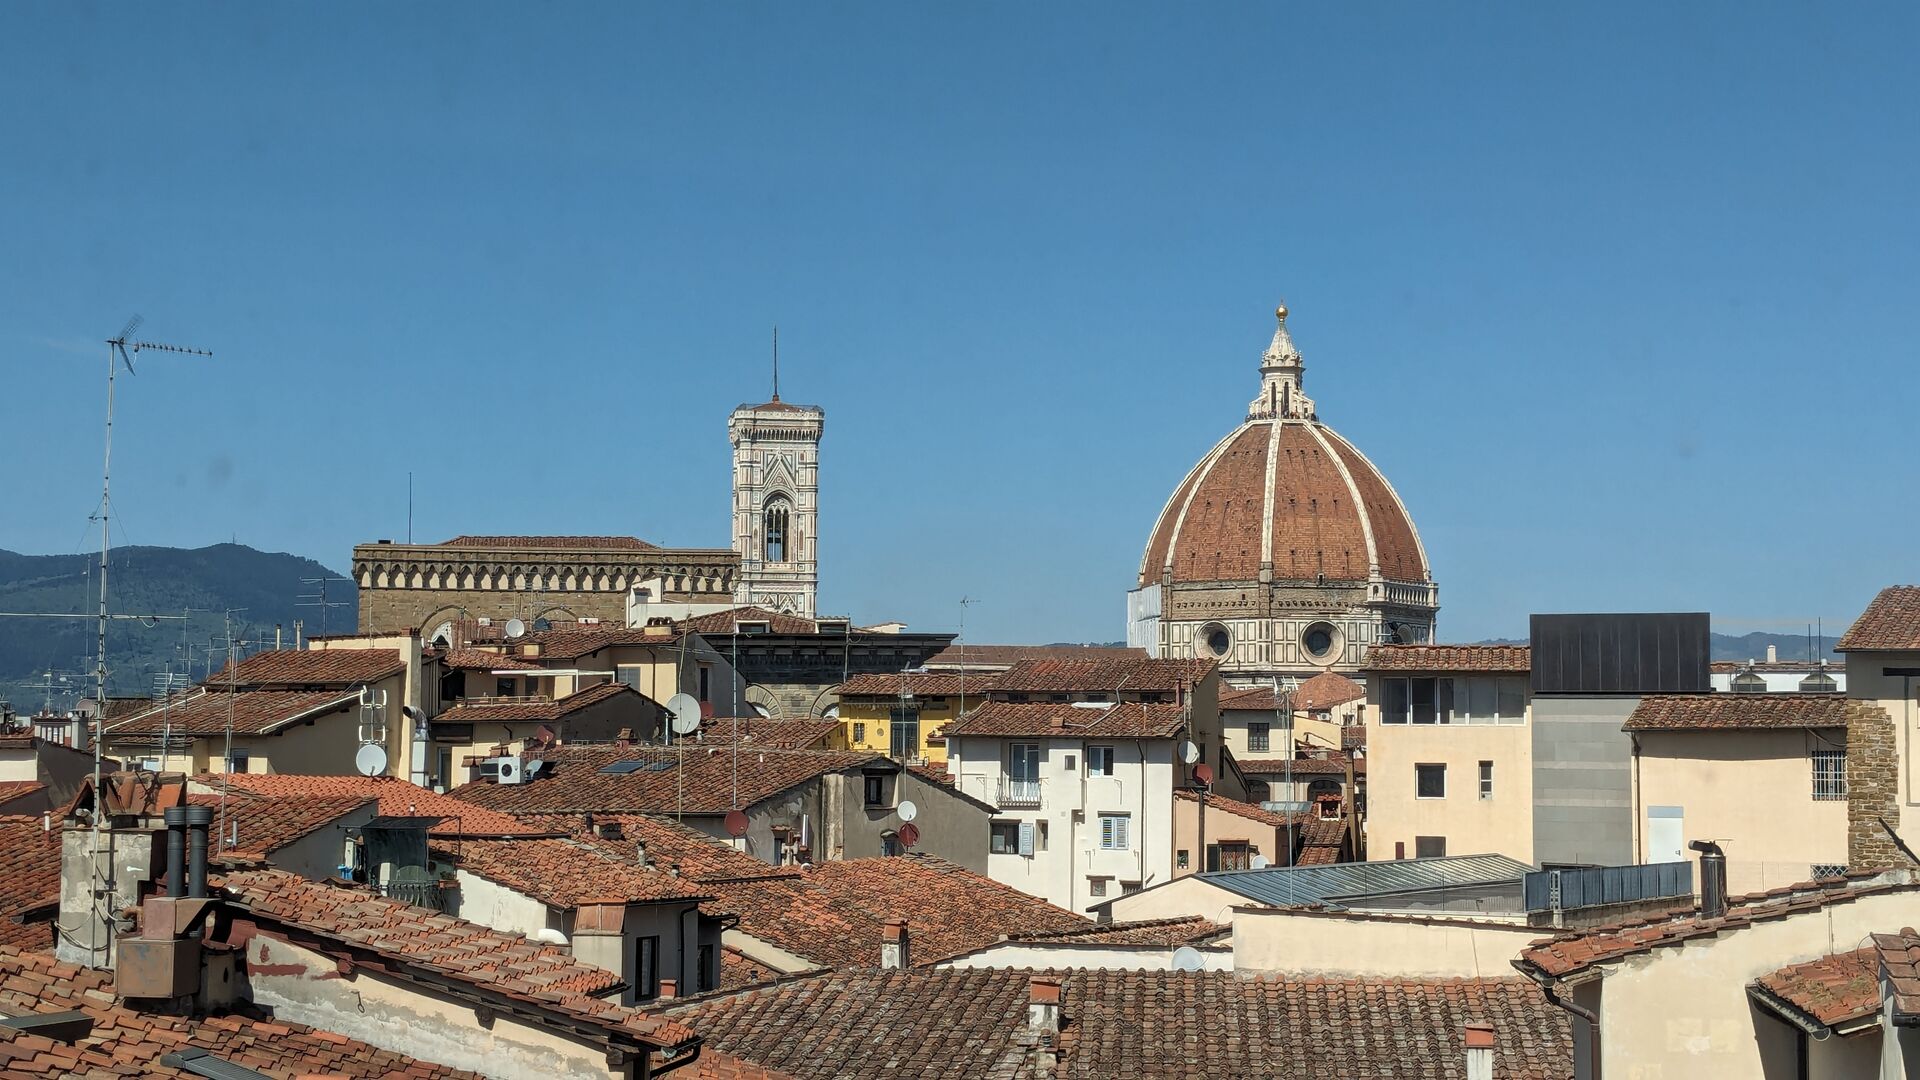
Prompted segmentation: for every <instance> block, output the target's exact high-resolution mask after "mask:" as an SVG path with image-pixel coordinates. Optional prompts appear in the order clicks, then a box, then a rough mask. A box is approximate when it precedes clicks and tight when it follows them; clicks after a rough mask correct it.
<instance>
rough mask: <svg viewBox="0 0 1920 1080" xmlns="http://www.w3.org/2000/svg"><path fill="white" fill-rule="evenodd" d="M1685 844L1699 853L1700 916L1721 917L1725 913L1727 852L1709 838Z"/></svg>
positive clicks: (1705, 917)
mask: <svg viewBox="0 0 1920 1080" xmlns="http://www.w3.org/2000/svg"><path fill="white" fill-rule="evenodd" d="M1687 846H1688V847H1690V848H1692V849H1693V850H1695V851H1697V852H1699V853H1700V917H1701V918H1703V919H1718V918H1721V917H1722V916H1724V915H1726V913H1727V854H1726V852H1724V851H1721V850H1720V845H1719V844H1716V843H1714V842H1713V841H1711V840H1695V841H1693V842H1692V843H1690V844H1688V845H1687Z"/></svg>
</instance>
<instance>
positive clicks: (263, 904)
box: [222, 870, 697, 1047]
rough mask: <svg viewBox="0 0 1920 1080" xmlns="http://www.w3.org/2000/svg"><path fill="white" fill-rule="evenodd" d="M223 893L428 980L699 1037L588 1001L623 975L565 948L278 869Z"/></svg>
mask: <svg viewBox="0 0 1920 1080" xmlns="http://www.w3.org/2000/svg"><path fill="white" fill-rule="evenodd" d="M222 889H223V891H224V892H225V893H226V894H227V895H228V896H231V897H233V898H234V899H235V900H236V901H238V902H239V904H241V905H242V906H243V907H244V908H245V909H246V910H247V911H248V912H250V913H251V914H252V915H253V917H254V918H255V919H257V920H261V921H270V922H274V923H278V924H280V925H282V926H287V927H293V928H297V929H300V930H304V931H306V932H307V933H309V934H312V935H315V936H317V937H320V938H323V939H326V940H327V941H329V942H331V943H334V944H336V945H337V946H340V947H344V948H345V949H347V950H349V951H365V952H370V953H374V954H376V955H378V956H380V957H382V958H383V959H384V960H387V961H388V962H391V963H399V964H404V965H407V966H409V967H413V968H416V969H418V970H419V971H421V972H422V973H430V975H429V977H438V978H444V979H448V980H451V981H453V982H459V983H465V984H468V985H471V986H474V987H478V988H481V989H484V990H488V991H491V992H493V993H497V994H501V995H504V996H506V997H508V998H511V999H514V1000H517V1001H522V1002H525V1003H527V1004H529V1005H532V1006H535V1007H538V1008H543V1009H548V1010H551V1011H554V1012H558V1013H562V1014H564V1015H566V1016H567V1017H568V1018H569V1019H571V1020H574V1021H576V1022H579V1023H581V1024H584V1025H587V1026H589V1027H592V1028H596V1029H599V1030H600V1031H602V1032H603V1033H607V1034H618V1035H621V1036H625V1037H628V1038H632V1039H637V1040H639V1041H641V1042H645V1043H649V1044H651V1045H654V1046H661V1047H666V1046H680V1045H683V1044H686V1043H689V1042H692V1041H694V1040H695V1039H696V1038H697V1036H696V1035H695V1034H694V1032H692V1031H691V1030H689V1029H688V1028H686V1027H685V1026H683V1025H681V1024H677V1023H672V1022H667V1021H661V1020H658V1019H655V1018H652V1017H647V1016H644V1015H642V1014H641V1013H639V1012H638V1011H636V1010H633V1009H627V1008H622V1007H621V1006H619V1005H617V1004H614V1003H613V1002H611V1001H608V1000H606V999H605V998H601V997H596V996H592V995H597V994H604V993H607V992H609V991H611V990H614V989H616V988H618V987H620V986H622V985H623V983H622V982H621V980H620V977H619V976H618V975H615V974H614V973H612V972H610V971H605V970H602V969H600V968H596V967H591V966H589V965H587V964H583V963H581V962H580V961H578V960H575V959H574V958H573V956H572V954H571V953H569V952H568V951H567V950H566V949H565V948H564V947H562V946H558V945H547V944H542V943H540V942H536V941H533V940H531V939H528V938H524V937H520V936H518V935H515V934H507V933H502V932H500V931H498V930H491V929H488V928H487V927H484V926H480V925H477V924H475V923H470V922H465V921H463V920H460V919H456V918H454V917H453V916H451V915H443V914H441V913H440V912H437V911H432V910H429V909H427V908H418V907H412V906H410V905H408V904H406V903H403V902H401V901H399V900H392V899H389V898H387V897H383V896H378V895H375V894H374V893H371V892H367V891H364V890H361V889H349V888H343V887H341V886H338V885H328V884H323V883H319V882H312V881H307V880H306V879H304V878H301V877H299V876H298V875H295V874H290V873H287V872H285V871H281V870H237V871H232V872H230V873H228V874H227V875H226V876H225V879H224V882H223V885H222Z"/></svg>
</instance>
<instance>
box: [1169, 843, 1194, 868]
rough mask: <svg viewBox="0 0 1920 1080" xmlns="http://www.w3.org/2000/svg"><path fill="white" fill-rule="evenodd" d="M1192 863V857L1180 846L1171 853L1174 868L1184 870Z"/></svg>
mask: <svg viewBox="0 0 1920 1080" xmlns="http://www.w3.org/2000/svg"><path fill="white" fill-rule="evenodd" d="M1192 863H1193V857H1192V856H1191V855H1189V854H1188V853H1187V849H1186V848H1181V849H1180V850H1179V851H1176V852H1174V853H1173V868H1174V869H1176V870H1185V869H1187V868H1188V867H1190V866H1191V865H1192Z"/></svg>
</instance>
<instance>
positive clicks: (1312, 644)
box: [1300, 622, 1340, 660]
mask: <svg viewBox="0 0 1920 1080" xmlns="http://www.w3.org/2000/svg"><path fill="white" fill-rule="evenodd" d="M1300 645H1301V647H1302V648H1304V649H1306V650H1307V655H1308V656H1311V657H1313V658H1314V659H1315V660H1326V659H1329V658H1331V657H1332V656H1333V654H1334V650H1336V649H1338V648H1339V647H1340V631H1338V630H1336V629H1334V626H1333V624H1332V623H1323V622H1317V623H1314V624H1313V625H1312V626H1309V627H1307V632H1306V633H1304V634H1301V635H1300Z"/></svg>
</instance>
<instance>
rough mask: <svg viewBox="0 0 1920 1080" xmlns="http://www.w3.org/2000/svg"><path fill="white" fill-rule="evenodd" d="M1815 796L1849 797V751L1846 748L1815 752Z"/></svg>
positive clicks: (1830, 797)
mask: <svg viewBox="0 0 1920 1080" xmlns="http://www.w3.org/2000/svg"><path fill="white" fill-rule="evenodd" d="M1813 797H1814V798H1816V799H1820V800H1832V799H1844V798H1846V797H1847V752H1846V751H1845V750H1815V751H1814V752H1813Z"/></svg>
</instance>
